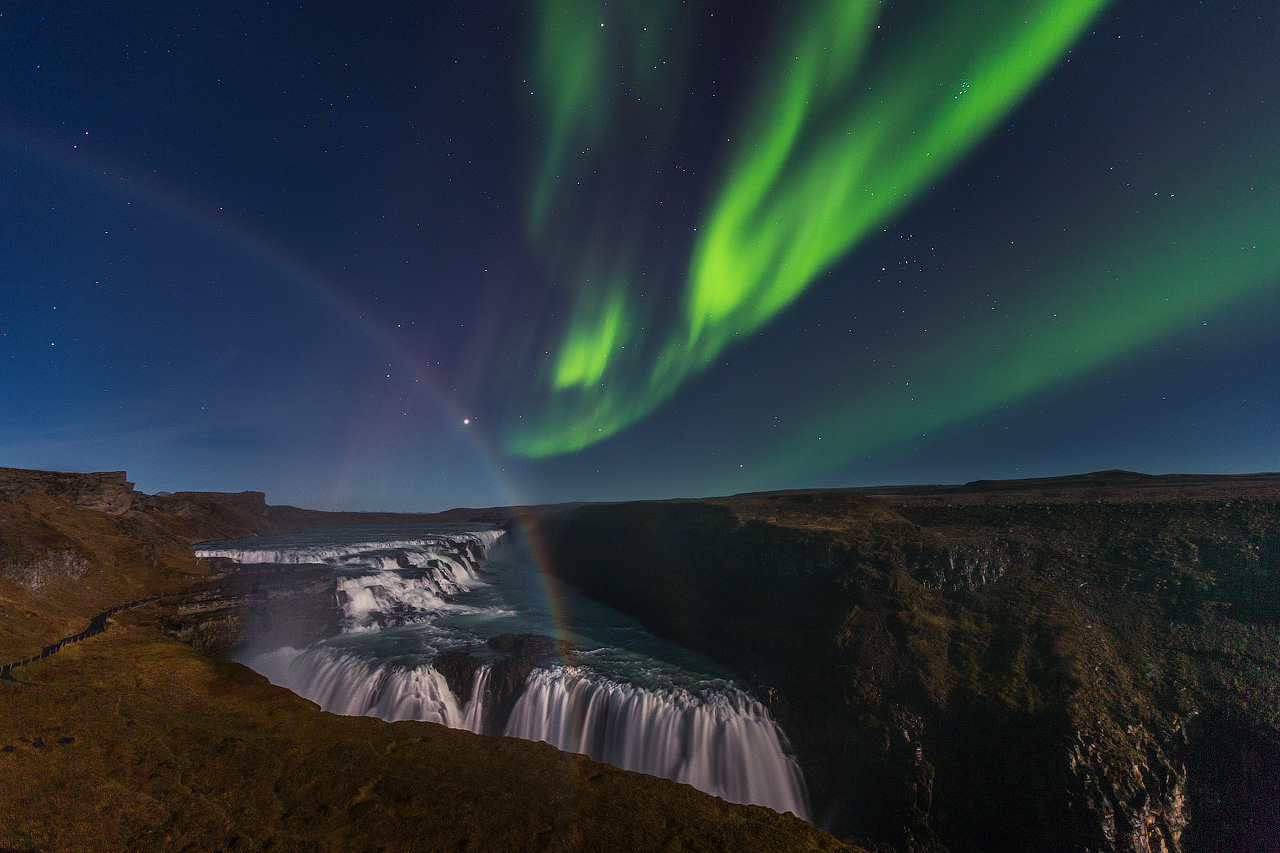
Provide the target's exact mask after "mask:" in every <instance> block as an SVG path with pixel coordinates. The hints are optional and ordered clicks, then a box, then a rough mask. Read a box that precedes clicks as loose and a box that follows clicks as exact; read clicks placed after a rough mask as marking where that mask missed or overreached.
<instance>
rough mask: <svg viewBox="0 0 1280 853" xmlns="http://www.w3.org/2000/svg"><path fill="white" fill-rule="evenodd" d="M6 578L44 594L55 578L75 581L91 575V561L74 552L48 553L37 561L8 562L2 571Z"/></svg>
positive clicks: (69, 550)
mask: <svg viewBox="0 0 1280 853" xmlns="http://www.w3.org/2000/svg"><path fill="white" fill-rule="evenodd" d="M0 571H2V572H3V574H4V577H5V578H7V579H8V580H11V581H13V582H14V583H16V584H20V585H21V586H25V587H26V588H27V589H29V590H31V591H32V592H43V591H44V587H45V584H47V583H48V582H49V581H51V580H53V579H55V578H65V579H68V580H75V579H76V578H82V577H84V576H85V575H86V574H88V573H89V561H88V560H86V559H85V558H84V557H82V556H80V555H79V554H77V553H76V552H75V551H74V550H71V549H67V550H64V551H47V552H45V554H44V556H43V557H41V558H39V559H37V560H30V561H27V562H17V561H14V562H8V563H5V564H4V566H3V568H2V569H0Z"/></svg>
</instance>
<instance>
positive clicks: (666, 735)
mask: <svg viewBox="0 0 1280 853" xmlns="http://www.w3.org/2000/svg"><path fill="white" fill-rule="evenodd" d="M506 734H507V735H510V736H512V737H521V738H525V739H526V740H541V741H546V742H547V743H549V744H552V745H553V746H555V747H558V748H559V749H563V750H565V751H568V752H580V753H583V754H584V755H588V756H590V757H592V758H594V759H595V760H597V761H603V762H605V763H607V764H612V765H614V766H615V767H621V768H623V769H625V770H636V771H638V772H640V773H648V774H650V775H653V776H663V777H666V778H667V779H674V780H676V781H677V782H687V783H688V784H690V785H692V786H694V787H695V788H698V789H699V790H702V791H706V792H707V793H710V794H715V795H717V796H719V797H723V798H724V799H726V800H729V801H731V802H735V803H754V804H756V805H762V806H768V807H769V808H772V809H774V810H775V811H780V812H792V813H793V814H796V815H798V816H800V817H803V818H806V819H807V818H808V808H807V806H806V804H805V800H806V799H807V798H806V796H805V788H804V779H803V776H802V774H801V772H800V768H799V766H798V765H797V764H796V762H795V760H794V759H792V758H790V757H789V756H788V755H787V753H786V751H785V748H784V742H783V736H782V733H781V732H780V731H779V729H778V727H777V725H776V724H775V723H774V722H773V720H772V718H771V717H770V716H769V712H768V711H767V710H766V709H765V707H764V706H763V705H761V704H760V703H759V702H757V701H755V700H754V699H752V698H751V697H749V696H747V695H746V694H745V693H743V692H742V691H740V690H737V689H734V688H727V689H721V690H719V691H716V692H710V693H708V694H707V695H697V694H695V693H692V692H690V691H688V690H685V689H683V688H678V687H673V688H666V689H660V690H647V689H644V688H640V687H635V686H632V685H627V684H618V683H616V682H612V681H609V680H607V679H602V678H600V677H598V676H593V675H591V674H589V673H587V672H583V671H580V670H578V669H577V668H575V667H555V668H552V669H540V670H534V671H533V672H532V673H530V675H529V679H528V682H527V685H526V688H525V692H524V695H523V696H521V697H520V700H519V701H518V702H517V703H516V706H515V709H514V710H513V711H512V712H511V720H510V721H509V722H508V724H507V729H506Z"/></svg>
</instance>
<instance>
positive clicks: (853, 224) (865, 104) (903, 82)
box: [510, 0, 1102, 456]
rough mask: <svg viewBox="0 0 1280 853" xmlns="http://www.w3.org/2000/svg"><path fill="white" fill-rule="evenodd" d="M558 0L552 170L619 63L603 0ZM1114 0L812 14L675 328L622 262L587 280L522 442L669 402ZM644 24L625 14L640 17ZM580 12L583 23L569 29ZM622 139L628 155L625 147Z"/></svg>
mask: <svg viewBox="0 0 1280 853" xmlns="http://www.w3.org/2000/svg"><path fill="white" fill-rule="evenodd" d="M548 5H550V6H554V7H556V8H555V11H554V12H548V13H546V19H547V20H548V23H546V24H544V26H543V27H541V28H540V29H539V37H540V40H541V41H543V42H549V43H550V44H547V46H546V47H545V48H544V49H543V50H542V51H540V56H547V55H554V56H559V57H563V58H564V59H563V60H562V61H563V62H564V63H565V65H567V66H568V67H567V68H565V67H564V66H559V65H557V70H559V71H560V74H561V77H562V79H560V80H558V81H557V80H554V79H552V80H548V81H547V83H548V84H549V85H551V86H552V87H555V88H556V91H558V92H559V93H560V94H561V97H559V98H557V99H555V101H554V102H553V105H552V107H553V108H552V109H551V111H550V112H551V120H550V125H551V126H552V128H554V130H553V132H552V134H551V137H552V140H551V144H550V145H549V146H548V148H549V153H548V158H549V163H548V164H547V166H546V167H545V169H544V174H546V173H549V172H551V171H552V170H553V169H555V168H558V167H560V166H561V165H562V162H563V160H564V159H565V155H564V151H565V149H566V148H567V145H568V143H567V139H568V138H571V137H573V136H575V134H574V130H577V131H578V133H577V134H576V135H577V136H580V137H581V138H580V139H579V140H578V142H579V143H580V145H582V146H588V145H589V144H590V143H591V142H592V141H595V139H596V138H598V136H599V135H600V130H601V128H600V126H601V124H602V119H601V118H600V116H601V113H602V112H607V110H608V109H609V108H610V105H609V104H607V103H602V101H603V99H602V98H598V97H597V98H592V97H584V96H583V91H582V90H583V87H582V86H581V85H579V82H578V81H580V80H581V78H582V77H584V76H589V75H593V74H594V76H603V75H604V74H606V73H607V69H605V68H596V66H598V65H601V64H602V63H601V60H600V58H599V57H600V56H601V54H602V53H603V52H604V49H603V47H602V46H601V45H600V42H603V41H604V40H605V39H606V38H607V36H605V35H604V34H603V31H604V30H605V27H603V26H602V27H598V28H597V27H594V26H592V25H591V23H592V22H594V21H595V20H596V19H598V18H600V17H602V16H601V15H600V14H599V13H600V12H601V11H603V7H605V6H607V4H603V3H602V4H599V5H600V6H601V8H600V9H593V8H591V5H592V4H587V5H586V6H583V5H581V4H564V3H561V2H554V3H549V4H548ZM565 5H574V6H577V8H573V9H571V10H570V9H565V8H563V7H564V6H565ZM1101 5H1102V3H1101V0H1088V2H1079V0H1075V1H1074V2H1072V0H1068V2H1005V3H988V4H985V6H982V7H980V8H978V9H974V8H969V7H961V6H955V5H954V4H947V3H935V4H932V5H931V6H930V5H929V4H922V8H923V11H921V10H913V12H912V15H914V16H918V17H913V18H912V19H909V20H907V21H905V22H901V23H900V24H899V26H898V29H897V32H896V33H895V35H894V36H893V37H892V38H891V39H886V40H884V41H883V42H882V43H879V44H875V43H874V42H875V41H876V39H875V37H876V35H877V32H878V30H879V29H880V28H881V26H882V24H881V20H882V18H881V15H882V14H883V13H885V12H886V9H885V6H884V4H883V3H880V2H874V0H865V2H848V0H829V2H825V3H815V4H812V6H811V7H809V8H806V9H805V10H804V11H803V12H800V13H798V15H799V16H800V20H799V21H798V22H796V23H795V24H793V25H792V27H793V28H794V30H795V32H794V33H793V34H792V35H790V36H789V37H785V38H783V39H782V40H781V44H780V45H778V46H777V47H775V48H773V49H772V52H773V53H775V54H776V56H775V57H774V58H773V59H772V60H770V61H768V62H767V63H766V66H767V70H766V71H765V73H763V75H762V77H761V80H762V84H761V88H762V89H763V91H762V93H761V94H760V95H758V96H749V97H748V103H749V107H748V109H747V111H746V114H747V117H748V118H747V122H746V127H745V128H743V130H742V132H741V134H740V136H739V141H738V143H736V144H734V145H729V146H728V147H729V151H728V152H727V153H726V156H725V161H726V162H728V163H730V164H732V165H730V166H729V167H728V169H727V177H726V178H725V179H724V180H723V187H722V188H721V189H720V190H719V192H717V193H716V195H715V199H714V202H713V204H712V205H711V209H710V210H709V211H708V212H707V213H706V214H705V216H702V217H700V218H699V221H701V222H702V224H703V228H702V231H701V233H700V235H699V236H698V238H697V240H696V241H695V244H694V246H693V250H692V258H691V260H690V264H689V272H688V275H687V280H686V283H685V285H684V289H683V292H682V294H681V298H680V302H681V309H682V310H681V312H680V314H679V315H678V316H677V317H676V318H675V320H674V322H673V324H672V325H673V328H671V329H670V330H669V331H668V333H667V337H666V338H665V340H664V341H662V342H661V343H659V344H658V345H657V346H656V348H655V347H653V346H646V343H647V342H646V341H645V340H644V337H643V336H642V335H641V334H639V332H638V329H639V327H640V324H639V323H638V322H637V321H636V320H635V319H634V315H635V311H634V310H633V309H632V308H631V307H630V306H631V305H633V304H634V302H635V300H634V298H633V297H632V295H631V294H630V292H629V291H630V289H631V288H630V287H628V286H627V281H626V277H625V275H624V276H621V277H615V278H606V279H605V280H604V281H603V282H599V281H598V282H597V283H596V284H592V283H591V282H590V280H584V281H583V282H582V283H581V285H580V294H581V295H580V296H579V297H578V302H577V303H576V306H575V314H574V317H573V320H572V321H571V322H570V325H569V327H568V330H567V331H566V333H565V340H564V343H563V345H562V347H561V349H560V350H559V353H558V356H557V357H556V359H555V364H554V368H553V369H552V371H551V386H552V388H553V394H554V395H555V399H553V400H552V401H551V403H550V406H549V408H550V413H549V414H548V417H547V419H546V422H544V423H542V424H540V425H539V426H537V427H534V428H533V430H532V431H531V432H530V431H527V430H528V428H527V427H525V429H524V430H522V431H521V432H519V433H517V435H516V437H515V439H514V440H513V441H512V442H511V445H510V446H511V448H512V449H513V450H515V451H516V452H522V453H528V454H529V455H534V456H538V455H544V454H550V453H558V452H566V451H572V450H577V449H580V448H581V447H583V446H585V445H587V444H590V443H593V442H595V441H598V440H600V439H602V438H605V437H608V436H609V435H612V434H613V433H614V432H616V431H617V430H618V429H620V428H622V427H624V426H627V425H628V424H630V423H631V422H633V421H635V420H636V419H638V418H640V417H642V416H643V415H644V414H646V413H647V412H649V411H650V410H652V409H653V408H654V407H655V406H657V405H659V404H660V403H661V402H662V401H663V400H665V399H666V398H667V397H669V396H670V395H671V393H672V392H673V391H674V390H675V389H676V387H677V386H678V385H679V384H680V383H681V382H682V381H683V380H684V379H685V378H686V377H687V376H688V375H689V374H691V373H694V372H697V371H700V370H702V369H703V368H705V367H706V365H707V364H709V363H710V362H711V360H712V359H714V358H715V357H716V356H717V355H718V354H719V353H720V352H721V351H722V350H723V349H724V348H725V347H726V346H729V345H730V344H731V343H732V342H733V340H734V339H735V338H736V337H739V336H741V335H750V334H753V333H754V332H756V331H757V330H758V329H759V328H760V327H761V326H763V325H764V324H765V323H767V322H768V321H769V320H770V319H771V318H773V317H774V316H776V315H777V314H778V313H779V312H780V311H782V310H783V309H785V308H786V307H787V306H788V305H789V304H791V302H793V301H794V300H795V299H796V298H797V297H799V296H800V294H801V293H802V292H803V291H804V290H805V288H807V287H808V286H809V285H810V284H812V283H813V281H814V279H815V278H816V277H817V276H818V275H819V274H821V273H822V272H823V271H825V270H826V269H827V268H828V267H830V266H831V264H832V263H834V262H835V261H836V260H838V259H839V258H840V257H841V256H843V255H844V254H845V253H847V252H848V251H850V250H851V249H852V248H853V247H855V246H856V244H857V242H858V241H859V240H860V239H861V238H862V237H864V236H865V235H866V234H867V233H869V232H870V231H871V229H873V228H875V227H877V226H879V225H881V224H883V223H884V222H885V221H887V220H888V219H889V218H890V217H891V216H892V215H893V214H894V213H896V212H897V210H898V209H899V208H901V207H903V206H905V205H908V204H910V202H911V201H912V200H913V199H914V198H915V196H916V195H918V194H919V193H920V192H921V190H922V188H923V187H924V186H925V185H926V184H927V182H929V181H930V180H935V179H937V178H938V177H939V176H940V175H942V174H944V173H945V172H946V171H947V170H948V169H949V168H951V167H952V166H953V165H954V164H955V162H956V161H957V160H958V159H959V158H960V157H962V156H963V155H964V154H965V153H967V152H968V150H969V149H970V147H972V146H973V145H974V144H976V143H977V142H978V141H980V140H981V139H982V137H983V136H984V135H985V134H986V133H987V132H988V131H989V130H990V129H991V127H992V126H993V125H994V124H995V123H996V121H998V120H999V119H1000V118H1002V117H1003V116H1004V115H1005V114H1007V113H1008V112H1009V111H1010V110H1011V109H1012V108H1013V106H1014V105H1015V104H1016V103H1017V101H1018V100H1019V99H1020V98H1021V96H1022V95H1024V94H1025V93H1026V91H1027V90H1028V89H1030V88H1031V87H1032V86H1033V85H1034V84H1035V82H1036V81H1037V80H1038V79H1039V78H1040V77H1041V76H1042V75H1043V74H1044V73H1045V72H1046V71H1047V70H1049V69H1050V68H1052V67H1053V65H1054V64H1055V63H1056V62H1057V61H1058V60H1059V59H1060V58H1061V57H1062V55H1063V54H1065V53H1066V51H1067V49H1068V47H1069V46H1070V44H1071V43H1072V41H1073V39H1074V38H1075V37H1076V36H1077V35H1078V33H1079V31H1080V30H1081V29H1082V28H1083V27H1084V26H1085V25H1087V24H1088V22H1089V20H1090V18H1091V17H1092V15H1093V14H1094V13H1095V12H1096V11H1097V9H1098V8H1099V7H1100V6H1101ZM593 12H594V13H596V14H591V13H593ZM557 23H558V24H560V26H559V27H557V26H556V24H557ZM645 23H647V21H646V19H644V18H640V19H638V20H636V21H634V22H629V24H630V27H631V29H633V30H637V29H642V31H643V30H647V26H643V28H642V27H641V25H642V24H645ZM566 24H567V25H566ZM583 24H585V26H584V25H583ZM574 25H577V27H576V29H577V33H576V34H575V35H576V37H575V35H571V36H569V37H568V38H565V35H564V31H565V30H569V31H570V32H572V31H573V30H574V29H575V27H574ZM624 25H625V24H624ZM634 35H635V36H636V37H639V36H640V35H641V33H639V32H637V33H634ZM941 38H945V39H946V41H945V42H940V39H941ZM566 42H567V43H566ZM941 45H945V48H946V49H941V50H940V49H939V47H940V46H941ZM636 54H637V56H636V59H635V62H636V64H637V65H640V66H641V67H643V65H644V64H645V62H646V60H645V59H643V58H642V56H641V55H640V54H641V51H639V50H637V51H636ZM544 63H545V64H546V65H548V66H552V65H556V63H554V62H552V61H551V60H547V59H544ZM591 69H595V70H594V72H593V71H592V70H591ZM549 76H551V75H549ZM557 83H558V84H559V85H558V87H557ZM615 154H616V156H626V155H624V154H623V153H622V149H620V148H619V149H615ZM545 182H546V181H545V179H544V181H543V183H545ZM548 192H549V190H547V189H545V188H544V187H543V186H539V189H538V191H537V192H535V194H534V202H533V208H534V214H533V219H534V222H535V223H536V224H540V223H541V222H542V220H543V218H544V217H545V214H544V213H543V211H544V210H545V208H546V206H547V205H546V202H545V201H544V200H543V199H544V197H545V195H546V194H547V193H548ZM627 343H630V344H631V345H632V348H633V351H635V350H636V349H639V350H640V351H641V352H642V353H644V355H642V356H640V358H641V359H642V361H641V363H640V364H637V363H636V362H637V359H636V358H623V357H622V355H623V353H622V349H623V348H624V347H625V346H626V345H627ZM566 397H567V398H568V399H566Z"/></svg>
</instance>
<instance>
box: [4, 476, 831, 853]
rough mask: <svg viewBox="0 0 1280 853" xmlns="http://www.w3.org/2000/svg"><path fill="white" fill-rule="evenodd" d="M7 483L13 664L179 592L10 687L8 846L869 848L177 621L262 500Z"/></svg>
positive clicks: (89, 482) (26, 669)
mask: <svg viewBox="0 0 1280 853" xmlns="http://www.w3.org/2000/svg"><path fill="white" fill-rule="evenodd" d="M3 473H4V475H5V476H4V477H0V486H4V487H6V488H7V490H5V489H0V492H2V494H0V662H7V661H12V660H17V659H21V658H25V657H27V656H28V655H29V654H31V653H33V652H38V651H39V649H40V648H41V646H44V645H48V644H50V643H52V642H54V641H56V640H57V639H59V638H61V637H64V636H68V635H71V634H75V633H77V632H79V631H80V630H82V629H83V628H84V627H85V625H86V624H87V623H88V620H89V618H90V617H91V616H92V615H93V614H95V613H98V612H101V611H102V610H105V609H107V608H108V607H110V606H112V605H114V604H118V603H121V602H126V601H134V600H137V599H140V598H145V597H148V596H150V595H164V596H166V598H165V599H164V601H163V602H162V605H164V606H161V607H159V608H158V609H157V606H149V607H147V608H139V609H136V610H131V611H127V612H122V613H119V614H116V616H114V617H113V618H112V620H111V624H110V627H109V629H108V630H107V631H106V632H105V633H103V634H99V635H97V636H93V637H91V638H89V639H87V640H85V641H83V642H80V643H77V644H74V645H71V646H68V647H66V648H65V649H63V650H62V651H60V652H59V653H57V654H55V655H53V656H51V657H48V658H46V659H44V660H41V661H39V662H37V663H34V664H30V665H27V666H23V667H21V668H19V669H15V670H13V671H12V673H11V674H12V678H13V679H14V680H0V849H3V850H40V851H81V850H84V851H89V850H92V851H98V850H128V851H135V850H157V851H161V850H163V851H168V850H190V851H201V850H207V851H221V850H228V849H235V850H250V851H257V850H263V851H265V850H272V851H293V850H299V851H301V850H307V851H313V850H314V851H365V850H369V851H373V850H378V851H410V850H413V851H417V850H423V851H435V850H449V851H454V850H482V851H487V850H504V851H505V850H579V851H595V850H687V851H695V850H708V851H710V850H717V851H739V850H756V851H773V850H836V849H847V848H844V847H842V846H841V845H839V844H838V842H836V841H835V839H833V838H832V837H831V836H829V835H826V834H824V833H821V832H819V831H817V830H815V829H813V828H812V827H810V826H809V825H808V824H805V823H804V822H803V821H800V820H799V819H797V818H794V817H792V816H790V815H778V814H776V813H774V812H771V811H769V810H767V809H761V808H757V807H751V806H739V805H733V804H729V803H725V802H724V801H722V800H719V799H717V798H715V797H711V796H709V795H706V794H703V793H701V792H699V791H696V790H694V789H693V788H690V787H689V786H687V785H680V784H677V783H674V782H670V781H668V780H664V779H657V778H653V777H648V776H643V775H641V774H636V773H628V772H625V771H621V770H617V769H615V768H612V767H609V766H607V765H602V764H598V763H596V762H593V761H590V760H589V759H586V758H584V757H581V756H574V755H568V754H565V753H561V752H558V751H557V750H555V749H553V748H551V747H549V746H547V745H545V744H538V743H530V742H527V741H519V740H512V739H506V738H494V737H484V736H479V735H473V734H471V733H469V732H463V731H456V730H453V729H447V728H444V727H442V726H437V725H434V724H431V723H414V722H400V723H385V722H382V721H380V720H376V719H371V718H352V717H338V716H334V715H332V714H327V713H323V712H321V711H319V710H318V709H317V708H316V706H315V705H313V704H312V703H310V702H307V701H305V700H302V699H299V698H298V697H296V696H294V695H293V694H291V693H289V692H288V691H286V690H283V689H281V688H277V687H274V686H272V685H270V684H269V683H267V681H266V680H265V679H263V678H262V677H261V676H259V675H257V674H256V673H254V672H252V671H250V670H248V669H246V668H245V667H242V666H240V665H238V664H235V663H230V662H227V661H223V660H218V659H216V658H213V657H209V656H206V655H204V654H201V653H199V652H197V651H195V650H194V649H192V648H191V647H189V646H187V645H184V644H182V643H180V642H177V641H176V640H174V639H172V638H171V637H169V636H167V635H166V634H164V633H162V632H161V631H160V630H158V628H157V627H156V624H155V623H156V622H157V621H158V620H160V621H165V620H167V619H168V617H167V616H165V617H163V619H162V618H161V616H162V614H165V613H168V614H170V615H171V614H172V613H173V612H174V610H175V609H176V607H175V606H174V605H172V604H171V603H170V602H172V601H179V602H180V601H184V600H187V598H188V597H187V596H186V595H184V591H185V590H187V589H189V588H191V587H192V586H193V585H194V586H196V587H197V588H198V589H199V590H202V592H201V593H199V594H198V595H197V596H196V598H197V599H199V598H200V596H201V595H203V596H205V597H208V595H209V590H210V589H213V588H217V585H218V584H219V583H221V582H222V581H224V580H226V578H220V577H219V575H220V574H221V572H220V571H219V570H218V569H216V568H214V567H212V566H209V565H206V564H204V563H202V562H199V561H197V560H195V559H194V558H193V557H192V554H191V550H190V547H189V544H188V542H187V536H188V535H193V536H200V537H203V536H206V535H209V531H213V533H212V535H215V536H235V535H243V534H244V533H245V532H252V531H244V530H243V529H237V526H240V527H241V528H242V527H243V526H244V525H246V524H256V523H258V522H254V521H253V518H254V517H257V518H258V519H259V521H261V518H262V516H261V515H255V514H256V513H257V510H256V509H252V510H249V511H246V510H245V505H244V503H243V500H244V499H243V498H242V497H239V496H230V497H229V498H228V501H227V505H226V506H224V507H222V510H225V512H224V511H221V510H218V509H217V507H216V506H215V510H214V511H212V512H210V513H209V514H208V515H201V514H200V513H198V512H196V511H195V510H193V509H191V508H190V505H188V507H187V509H185V510H184V512H185V513H186V515H184V516H182V523H183V524H184V525H186V527H183V528H182V530H186V531H195V532H194V533H183V532H180V531H177V530H175V529H174V528H172V527H169V526H167V525H166V523H165V521H166V519H165V517H164V515H163V514H161V513H157V512H156V511H155V504H154V503H153V502H152V500H151V499H149V498H148V496H145V495H138V494H136V493H133V492H132V489H131V488H129V487H128V485H127V483H125V482H124V478H123V475H120V476H119V477H118V478H117V477H116V476H115V475H103V476H97V477H95V476H94V475H84V478H83V479H77V478H76V477H75V475H63V474H57V475H49V474H48V473H47V472H30V476H29V477H28V479H29V480H30V481H31V482H33V483H35V484H36V487H34V488H31V489H26V490H24V489H23V488H21V487H20V485H15V482H16V481H18V480H20V479H21V477H20V476H19V474H15V473H14V472H13V471H12V469H6V470H5V471H4V472H3ZM117 480H118V482H117ZM199 500H200V501H203V502H206V503H208V504H213V505H216V504H217V503H218V499H217V496H215V495H202V496H201V497H200V499H199ZM250 506H253V507H256V506H257V502H256V501H252V502H251V503H250ZM168 507H169V509H172V507H173V503H172V502H170V503H169V504H168ZM166 511H167V510H166ZM169 514H170V515H173V516H176V515H178V514H177V513H173V512H171V513H169ZM267 516H268V518H269V513H268V514H267ZM246 518H248V519H249V521H246V520H245V519H246ZM277 580H278V579H277ZM309 582H310V581H309ZM255 583H257V582H255ZM264 583H265V582H264ZM260 585H261V584H260ZM267 586H270V584H267ZM278 586H279V585H277V586H272V587H271V589H276V588H278ZM224 588H227V589H231V590H232V592H233V593H235V594H237V595H239V594H240V592H243V585H241V586H236V585H235V584H231V585H230V586H227V587H224ZM237 590H238V591H239V592H237ZM224 598H225V597H224Z"/></svg>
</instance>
